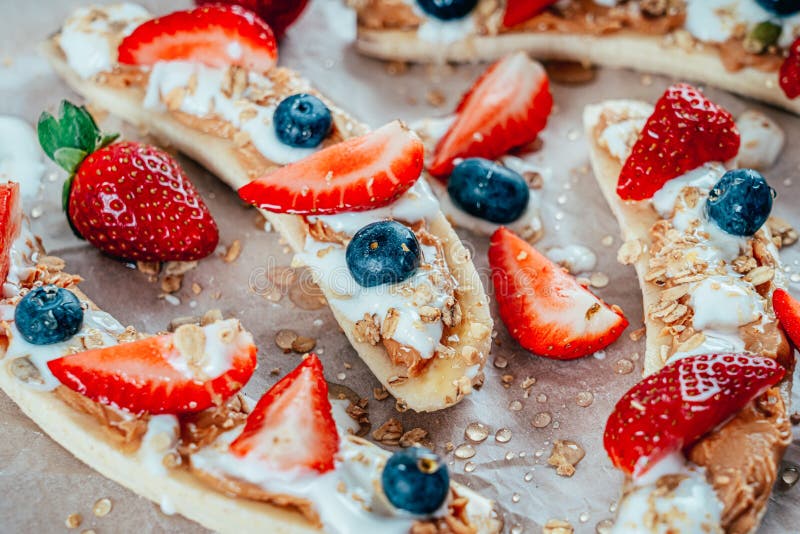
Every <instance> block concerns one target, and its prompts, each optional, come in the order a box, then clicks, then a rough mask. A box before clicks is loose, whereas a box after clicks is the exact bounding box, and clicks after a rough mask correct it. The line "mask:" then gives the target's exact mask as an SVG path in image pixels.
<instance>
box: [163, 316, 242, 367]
mask: <svg viewBox="0 0 800 534" xmlns="http://www.w3.org/2000/svg"><path fill="white" fill-rule="evenodd" d="M230 332H234V333H235V338H233V339H229V340H227V341H225V340H223V336H227V335H229V333H230ZM203 334H204V335H205V347H204V349H203V354H204V358H203V364H202V365H201V366H200V367H199V368H193V367H190V365H189V362H188V360H187V358H186V356H184V355H182V354H181V353H180V352H179V351H177V350H175V351H174V352H173V353H171V354H169V355H167V359H168V362H169V364H170V365H171V366H172V367H174V368H175V369H176V370H178V371H179V372H180V373H181V374H183V375H184V376H186V377H188V378H192V379H198V380H213V379H215V378H218V377H220V376H222V375H223V374H224V373H225V372H226V371H228V370H229V369H230V368H231V365H232V363H233V358H234V356H235V355H236V354H238V353H240V352H242V351H245V350H248V347H250V346H251V345H252V344H253V336H252V335H251V334H250V333H249V332H247V331H245V330H243V329H242V328H241V327H240V326H239V321H238V320H236V319H227V320H225V321H217V322H215V323H211V324H209V325H206V326H204V327H203Z"/></svg>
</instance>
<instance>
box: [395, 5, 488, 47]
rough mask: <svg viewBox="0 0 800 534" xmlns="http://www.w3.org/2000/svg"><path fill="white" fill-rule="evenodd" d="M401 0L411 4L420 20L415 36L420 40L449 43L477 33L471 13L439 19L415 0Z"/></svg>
mask: <svg viewBox="0 0 800 534" xmlns="http://www.w3.org/2000/svg"><path fill="white" fill-rule="evenodd" d="M403 1H404V2H405V3H406V4H407V5H409V6H411V8H412V9H413V10H414V14H415V15H417V16H418V17H419V18H420V19H421V20H422V24H420V25H419V28H417V38H418V39H419V40H420V41H425V42H428V43H431V44H432V45H449V44H452V43H455V42H458V41H462V40H464V39H466V38H467V37H469V36H470V35H474V34H475V33H477V26H476V24H475V17H474V16H473V14H472V13H470V14H467V15H466V16H464V17H461V18H460V19H453V20H441V19H437V18H436V17H433V16H431V15H429V14H427V13H426V12H425V11H423V10H422V9H421V8H420V7H419V6H418V5H417V2H416V0H403Z"/></svg>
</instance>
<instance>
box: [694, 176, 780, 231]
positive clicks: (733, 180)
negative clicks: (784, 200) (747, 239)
mask: <svg viewBox="0 0 800 534" xmlns="http://www.w3.org/2000/svg"><path fill="white" fill-rule="evenodd" d="M773 198H775V191H774V190H773V189H772V188H771V187H770V186H769V184H768V183H767V181H766V180H765V179H764V177H763V176H761V174H760V173H758V172H756V171H754V170H751V169H734V170H732V171H728V172H726V173H725V174H724V175H722V178H720V179H719V182H717V184H716V185H715V186H714V188H713V189H712V190H711V192H710V193H709V195H708V200H706V215H708V218H709V219H711V220H712V221H714V222H715V223H717V226H719V227H720V228H722V229H723V230H725V231H726V232H728V233H729V234H733V235H740V236H751V235H753V234H755V233H756V232H757V231H758V229H759V228H761V226H762V225H763V224H764V223H765V222H766V220H767V218H768V217H769V213H770V211H772V199H773Z"/></svg>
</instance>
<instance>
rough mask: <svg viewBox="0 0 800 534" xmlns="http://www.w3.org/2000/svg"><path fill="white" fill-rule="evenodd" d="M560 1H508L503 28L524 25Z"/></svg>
mask: <svg viewBox="0 0 800 534" xmlns="http://www.w3.org/2000/svg"><path fill="white" fill-rule="evenodd" d="M557 1H558V0H508V1H507V2H506V12H505V14H504V15H503V26H505V27H506V28H511V27H512V26H516V25H517V24H522V23H523V22H525V21H526V20H528V19H530V18H532V17H533V16H534V15H538V14H539V13H541V12H542V11H544V10H545V8H547V7H548V6H552V5H553V4H555V3H556V2H557Z"/></svg>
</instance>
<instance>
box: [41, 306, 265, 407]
mask: <svg viewBox="0 0 800 534" xmlns="http://www.w3.org/2000/svg"><path fill="white" fill-rule="evenodd" d="M198 332H202V334H203V336H199V335H198ZM47 365H48V367H49V368H50V371H52V373H53V375H55V377H56V378H57V379H58V381H59V382H61V383H62V384H63V385H65V386H67V387H69V388H70V389H73V390H75V391H77V392H78V393H80V394H81V395H85V396H86V397H89V398H90V399H92V400H93V401H96V402H99V403H102V404H106V405H111V406H116V407H119V408H123V409H125V410H128V411H129V412H133V413H151V414H159V413H171V414H179V413H186V412H199V411H202V410H205V409H206V408H209V407H211V406H212V405H214V404H219V403H220V402H222V401H223V400H225V399H227V398H228V397H230V396H231V395H233V394H234V393H236V392H237V391H239V390H240V389H241V388H242V387H243V386H244V385H245V384H246V383H247V381H248V380H250V377H251V376H252V375H253V371H254V370H255V368H256V347H255V345H254V344H253V337H252V336H251V335H250V334H249V333H247V332H245V331H244V330H242V328H241V326H240V325H239V322H238V321H236V320H233V319H231V320H227V321H222V322H218V323H213V324H210V325H208V326H205V327H203V328H202V329H200V328H199V327H196V326H194V325H187V326H182V327H179V328H178V329H177V330H176V331H175V333H174V334H168V335H163V336H155V337H149V338H145V339H142V340H139V341H133V342H131V343H124V344H122V345H112V346H110V347H104V348H100V349H94V350H88V351H86V352H81V353H78V354H71V355H68V356H64V357H62V358H59V359H57V360H53V361H51V362H49V363H48V364H47Z"/></svg>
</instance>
